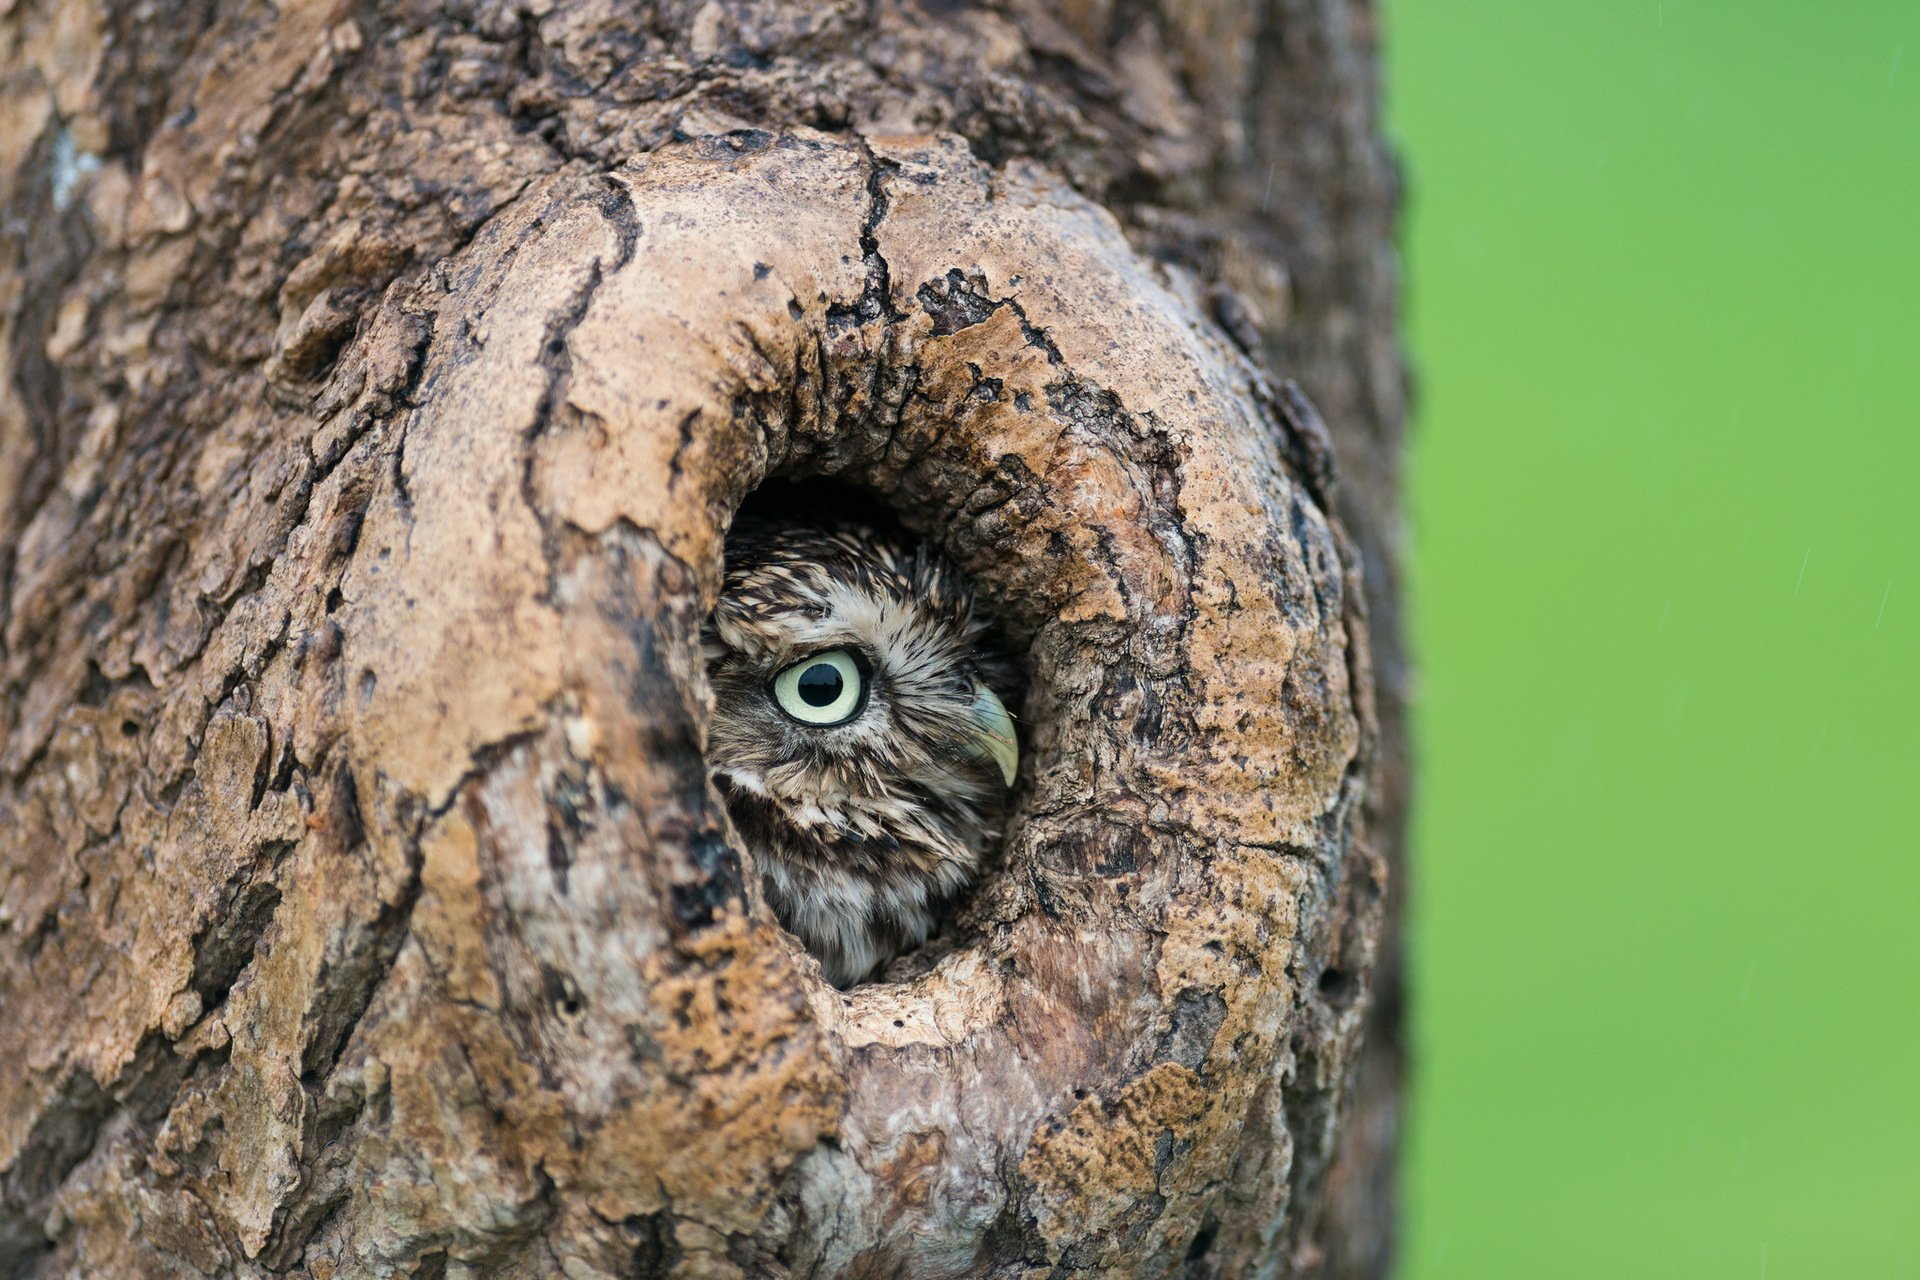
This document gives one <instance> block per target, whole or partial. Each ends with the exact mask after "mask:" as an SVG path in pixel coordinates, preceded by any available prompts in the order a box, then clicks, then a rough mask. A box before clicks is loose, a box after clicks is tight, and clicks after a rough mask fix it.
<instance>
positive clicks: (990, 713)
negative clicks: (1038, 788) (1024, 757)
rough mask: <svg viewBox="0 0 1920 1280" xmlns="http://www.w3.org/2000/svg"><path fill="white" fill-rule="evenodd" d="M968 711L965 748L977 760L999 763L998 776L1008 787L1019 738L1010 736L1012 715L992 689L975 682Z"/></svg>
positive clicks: (1017, 761)
mask: <svg viewBox="0 0 1920 1280" xmlns="http://www.w3.org/2000/svg"><path fill="white" fill-rule="evenodd" d="M968 711H969V712H971V713H972V716H973V729H972V732H971V733H970V734H969V735H968V738H967V749H968V751H969V752H970V754H972V755H973V756H975V757H976V758H978V759H981V760H991V761H993V762H994V763H995V764H997V765H999V766H1000V776H1001V777H1003V778H1005V779H1006V780H1007V785H1008V786H1012V785H1013V779H1014V775H1016V774H1018V773H1019V772H1020V740H1019V739H1018V738H1016V737H1015V736H1014V733H1013V717H1012V716H1010V715H1008V714H1007V706H1006V704H1005V703H1004V702H1002V701H1000V699H999V697H998V696H997V695H995V693H994V692H993V690H991V689H989V688H987V686H985V685H984V684H977V683H976V684H975V685H974V686H973V705H972V706H971V707H969V708H968Z"/></svg>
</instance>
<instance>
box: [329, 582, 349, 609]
mask: <svg viewBox="0 0 1920 1280" xmlns="http://www.w3.org/2000/svg"><path fill="white" fill-rule="evenodd" d="M344 599H345V597H343V596H342V595H341V594H340V588H338V587H335V588H334V589H333V590H331V591H329V592H327V612H328V613H332V612H333V611H334V610H336V609H338V608H339V607H340V605H341V603H342V601H343V600H344Z"/></svg>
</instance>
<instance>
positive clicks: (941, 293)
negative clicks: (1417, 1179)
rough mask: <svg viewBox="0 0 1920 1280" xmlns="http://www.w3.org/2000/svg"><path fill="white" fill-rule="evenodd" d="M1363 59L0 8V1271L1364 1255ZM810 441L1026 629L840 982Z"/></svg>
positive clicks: (564, 1267)
mask: <svg viewBox="0 0 1920 1280" xmlns="http://www.w3.org/2000/svg"><path fill="white" fill-rule="evenodd" d="M1373 74H1374V72H1373V34H1372V14H1371V10H1370V7H1369V6H1368V5H1366V4H1365V3H1362V2H1361V0H1268V2H1267V3H1254V2H1253V0H1215V2H1214V3H1200V2H1198V0H1195V2H1192V3H1183V2H1182V0H1161V2H1160V3H1158V4H1155V3H1131V2H1129V3H1103V2H1102V0H1077V2H1076V3H1073V4H1068V5H1063V6H1058V7H1049V6H1044V5H1041V4H1038V3H1026V2H1024V0H1003V2H1001V3H994V4H971V3H964V2H961V3H937V4H936V3H931V2H929V3H926V4H925V5H924V6H922V7H909V6H896V5H894V4H891V3H886V2H884V0H883V2H882V3H877V4H856V3H853V2H852V0H842V2H840V3H834V4H817V3H811V2H805V3H803V2H801V0H708V2H707V3H704V4H691V3H689V4H673V3H658V4H655V3H637V2H634V0H621V2H620V3H614V2H613V0H419V2H418V3H404V2H401V0H396V2H395V3H393V4H389V5H374V4H367V3H361V4H352V3H347V2H346V0H283V2H282V3H280V4H279V5H278V6H277V7H271V6H266V5H257V4H247V3H241V2H240V0H185V2H184V3H181V4H170V5H151V4H143V5H127V4H118V3H110V2H109V3H102V0H0V218H4V228H5V235H4V239H0V1064H4V1067H5V1070H4V1074H0V1276H55V1275H70V1274H71V1275H87V1276H106V1277H117V1276H128V1277H134V1276H138V1277H147V1276H191V1277H201V1276H207V1277H212V1276H265V1275H288V1276H300V1277H313V1278H314V1280H326V1278H327V1277H359V1276H389V1275H410V1276H467V1275H471V1276H488V1277H549V1276H562V1275H564V1276H569V1277H589V1276H636V1275H637V1276H652V1275H672V1276H687V1277H727V1276H754V1277H759V1276H795V1277H799V1276H808V1277H830V1276H867V1277H894V1276H916V1277H918V1276H926V1277H935V1276H962V1275H980V1276H997V1277H1014V1276H1022V1277H1025V1276H1039V1275H1053V1274H1066V1273H1073V1272H1088V1273H1095V1274H1108V1275H1122V1276H1136V1275H1138V1276H1174V1275H1180V1276H1194V1277H1199V1276H1209V1277H1211V1276H1220V1277H1227V1276H1309V1275H1327V1276H1340V1277H1361V1276H1379V1275H1382V1274H1384V1272H1385V1269H1386V1265H1387V1252H1388V1247H1389V1244H1390V1241H1391V1238H1392V1229H1391V1223H1392V1212H1393V1209H1392V1178H1391V1173H1392V1160H1393V1151H1394V1145H1395V1140H1394V1139H1395V1127H1396V1117H1397V1108H1398V1105H1399V1074H1400V1072H1399V1063H1400V1057H1399V1049H1398V1044H1399V1041H1398V1021H1397V1019H1398V1007H1399V1001H1398V995H1397V992H1398V984H1397V981H1396V979H1395V977H1394V975H1395V973H1396V972H1397V961H1396V960H1395V958H1394V957H1395V955H1396V952H1395V949H1394V945H1393V942H1392V938H1393V936H1394V934H1393V930H1392V928H1391V917H1392V915H1393V912H1392V910H1391V909H1390V908H1389V906H1388V905H1387V904H1388V902H1390V901H1391V899H1389V898H1388V897H1387V896H1386V895H1385V894H1384V890H1385V888H1386V886H1387V882H1388V871H1387V868H1388V866H1389V865H1390V864H1392V863H1393V862H1394V861H1395V859H1396V858H1397V853H1396V850H1397V848H1398V844H1399V833H1400V817H1401V812H1402V808H1403V795H1404V785H1403V779H1404V775H1405V770H1404V763H1403V751H1402V746H1401V743H1402V735H1401V730H1400V724H1401V718H1400V705H1401V702H1400V697H1399V690H1400V688H1401V684H1402V676H1401V672H1402V669H1403V664H1402V661H1401V657H1400V651H1399V648H1398V645H1397V641H1396V639H1395V637H1396V635H1397V627H1396V623H1395V618H1396V614H1395V598H1394V590H1393V565H1392V554H1391V551H1392V546H1393V540H1394V537H1395V534H1396V529H1397V524H1396V521H1397V475H1396V458H1397V447H1398V438H1399V436H1398V433H1399V427H1400V420H1401V378H1400V372H1399V365H1398V362H1397V356H1396V353H1395V347H1394V343H1393V338H1392V330H1391V325H1392V319H1393V269H1392V258H1391V245H1390V229H1391V216H1392V204H1393V192H1392V183H1391V167H1390V165H1389V164H1388V162H1387V161H1386V159H1385V156H1384V153H1383V151H1382V149H1381V146H1380V144H1379V142H1378V140H1377V138H1376V137H1375V136H1374V115H1373V109H1374V107H1373V100H1374V81H1373ZM1268 369H1270V370H1272V371H1273V374H1272V375H1269V374H1268V373H1267V372H1265V371H1264V370H1268ZM1281 376H1287V377H1291V378H1293V379H1295V380H1297V382H1298V384H1299V386H1300V387H1304V388H1305V394H1303V393H1302V391H1301V390H1300V389H1299V388H1297V387H1296V386H1295V384H1294V383H1293V382H1287V381H1277V380H1276V379H1277V378H1279V377H1281ZM1308 395H1310V396H1311V397H1312V400H1313V401H1314V402H1315V403H1317V404H1318V405H1319V408H1320V410H1321V413H1322V414H1324V416H1325V418H1326V420H1327V422H1328V423H1329V424H1330V429H1331V443H1330V441H1329V428H1327V427H1323V426H1322V425H1321V416H1320V415H1317V414H1316V413H1315V411H1314V409H1313V408H1311V407H1309V404H1308V398H1307V397H1308ZM1335 455H1337V456H1338V458H1339V468H1340V487H1339V490H1338V495H1337V498H1336V494H1335V489H1334V473H1333V465H1332V457H1333V456H1335ZM803 476H817V477H827V478H831V479H833V480H835V481H837V482H840V483H843V484H849V485H854V486H857V487H859V488H862V489H865V490H867V491H869V492H870V493H872V494H874V495H876V496H877V497H878V498H879V499H880V500H881V501H883V502H885V503H887V504H888V505H890V506H891V507H893V508H894V509H895V510H896V511H898V512H899V513H900V515H901V517H902V519H903V520H905V521H906V522H907V523H908V524H909V525H910V526H911V527H913V528H915V529H917V530H920V531H921V532H923V533H925V534H926V535H927V536H929V537H931V538H933V539H934V540H936V541H937V542H938V543H939V544H940V545H941V546H942V547H943V548H944V549H945V550H946V551H947V552H948V553H949V554H950V555H951V556H952V557H953V558H954V559H955V560H956V561H957V562H959V563H960V564H961V566H962V567H963V568H964V569H965V570H966V571H967V572H968V573H969V574H970V576H971V577H972V579H973V581H974V583H975V586H976V588H977V590H978V591H979V592H980V593H981V595H982V596H983V597H984V598H985V599H986V600H987V601H988V602H989V604H990V605H991V607H992V609H993V611H994V612H995V614H996V616H997V617H998V619H999V621H1000V623H1001V625H1002V628H1003V630H1004V631H1005V633H1006V634H1007V636H1008V637H1010V638H1011V639H1012V640H1013V641H1014V642H1015V644H1016V646H1017V647H1018V648H1019V650H1020V651H1021V655H1022V665H1023V670H1024V672H1025V676H1026V681H1027V686H1028V689H1027V695H1026V701H1025V705H1024V707H1022V708H1020V709H1019V710H1020V711H1021V715H1022V719H1023V720H1024V722H1025V724H1026V729H1025V733H1026V734H1027V738H1028V740H1027V742H1026V743H1025V748H1026V755H1027V757H1028V760H1029V763H1028V764H1027V765H1026V766H1025V771H1024V772H1023V776H1022V784H1021V791H1020V797H1019V800H1018V805H1017V809H1016V812H1015V813H1014V816H1013V819H1012V821H1011V824H1010V830H1009V833H1008V836H1007V839H1006V846H1005V849H1004V851H1003V853H1002V854H1001V855H1000V857H999V859H998V860H997V861H996V863H995V864H994V866H993V867H992V869H991V870H990V872H989V874H988V875H987V876H986V877H985V878H984V879H983V881H982V883H981V885H980V886H979V887H978V889H977V891H976V892H975V893H974V894H973V895H972V897H971V898H970V899H969V901H968V902H967V904H966V905H965V906H964V908H963V909H962V910H961V912H960V914H959V917H958V919H957V920H955V921H954V922H953V924H952V927H951V928H950V929H949V930H948V931H947V932H946V934H945V935H944V936H943V937H942V938H941V939H939V940H938V942H937V943H936V944H934V945H931V946H929V947H927V948H924V949H923V950H922V951H921V952H919V953H916V954H914V955H912V956H910V957H908V958H906V959H905V960H903V961H901V962H898V963H897V964H896V966H895V967H894V968H893V969H891V970H890V971H889V972H888V974H887V975H886V976H887V979H888V980H887V981H884V982H876V983H870V984H866V985H862V986H859V987H856V988H854V989H852V990H850V991H847V992H840V991H836V990H835V989H833V988H832V987H830V986H828V985H826V984H825V983H824V982H822V981H821V980H820V977H819V974H818V969H817V967H816V966H815V965H814V963H813V961H812V960H811V959H810V958H809V957H808V956H807V955H806V954H805V952H804V950H803V949H801V947H800V946H799V944H798V943H796V942H795V941H794V940H793V939H792V938H790V937H788V936H787V935H786V934H785V933H784V932H783V931H782V930H781V929H780V928H779V926H778V924H777V922H776V921H775V920H774V918H773V916H772V915H771V913H770V912H769V910H768V908H767V906H766V904H765V902H764V901H763V899H762V895H761V890H760V885H759V879H758V876H757V874H756V873H755V871H754V868H753V866H752V863H751V859H750V857H748V856H747V855H746V854H744V853H743V852H742V851H741V850H740V849H739V848H738V842H737V840H736V839H735V838H734V835H733V831H732V828H731V827H730V825H729V823H728V820H727V817H726V813H725V809H724V806H723V805H722V804H721V803H720V801H719V800H718V798H717V797H716V795H715V793H714V792H713V790H712V788H711V787H710V786H709V785H708V783H707V780H706V776H705V770H704V766H703V763H702V758H701V750H702V744H703V740H704V733H705V717H706V716H707V714H708V703H707V690H706V683H705V673H704V671H703V669H702V665H701V658H700V649H699V632H700V627H701V624H702V621H703V619H704V618H705V616H706V614H707V612H708V610H710V609H711V607H712V604H713V601H714V598H715V593H716V591H717V589H718V585H719V580H720V572H721V566H722V557H723V552H724V537H725V532H726V529H727V526H728V523H729V521H730V520H731V518H732V514H733V513H734V512H735V511H736V510H737V509H738V508H739V507H740V505H741V503H742V502H743V501H746V500H747V499H748V496H749V495H750V494H751V493H752V492H753V491H754V489H755V488H756V487H757V486H758V485H760V484H762V483H763V482H765V481H767V480H769V479H779V478H793V477H803ZM1336 516H1337V518H1336ZM1363 584H1364V586H1363ZM1369 617H1370V618H1371V624H1369V623H1368V621H1367V619H1368V618H1369ZM1376 682H1377V689H1378V693H1377V696H1376ZM1363 1024H1364V1026H1365V1037H1364V1040H1363V1035H1362V1031H1363ZM1363 1043H1364V1044H1365V1045H1366V1047H1365V1048H1364V1049H1363V1048H1362V1046H1363Z"/></svg>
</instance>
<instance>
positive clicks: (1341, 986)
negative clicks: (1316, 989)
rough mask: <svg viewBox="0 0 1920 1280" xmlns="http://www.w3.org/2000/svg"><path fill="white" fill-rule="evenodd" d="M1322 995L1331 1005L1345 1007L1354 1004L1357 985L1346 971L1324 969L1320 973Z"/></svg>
mask: <svg viewBox="0 0 1920 1280" xmlns="http://www.w3.org/2000/svg"><path fill="white" fill-rule="evenodd" d="M1319 985H1320V995H1321V997H1322V998H1323V999H1325V1000H1326V1002H1327V1003H1328V1004H1330V1005H1333V1006H1335V1007H1336V1008H1338V1007H1343V1006H1345V1005H1347V1004H1349V1003H1351V1002H1352V1000H1353V997H1354V992H1355V989H1356V986H1357V984H1356V983H1355V982H1354V980H1353V975H1352V974H1350V973H1348V972H1347V971H1346V970H1345V969H1324V970H1322V971H1321V973H1320V984H1319Z"/></svg>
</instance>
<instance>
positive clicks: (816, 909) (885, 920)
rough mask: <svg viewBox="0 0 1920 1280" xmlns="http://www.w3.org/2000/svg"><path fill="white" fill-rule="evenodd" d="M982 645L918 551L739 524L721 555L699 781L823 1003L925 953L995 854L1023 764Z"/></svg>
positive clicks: (883, 541)
mask: <svg viewBox="0 0 1920 1280" xmlns="http://www.w3.org/2000/svg"><path fill="white" fill-rule="evenodd" d="M988 633H989V627H988V624H987V622H986V620H985V619H983V618H982V617H981V615H980V613H979V612H978V611H977V610H976V609H975V607H974V602H973V597H972V593H971V591H970V590H969V588H968V586H967V584H966V582H965V580H964V579H963V578H962V577H961V576H960V573H959V571H958V570H956V569H955V568H954V567H953V565H952V564H951V563H949V562H948V561H947V560H946V559H945V558H943V557H942V556H940V555H939V554H938V553H937V552H935V551H934V550H933V549H932V548H931V547H928V546H927V545H925V544H924V543H918V542H914V541H911V540H909V539H906V538H903V537H898V536H894V535H889V534H883V533H880V532H877V531H876V530H874V529H872V528H868V527H865V526H862V525H859V524H853V523H847V524H815V525H812V526H798V525H792V524H777V523H772V522H765V521H759V522H756V521H744V520H743V522H742V523H741V524H740V525H738V526H736V528H735V530H734V533H733V535H732V537H730V538H729V540H728V544H727V568H726V579H725V584H724V586H723V588H722V591H721V594H720V600H719V603H718V605H717V606H716V607H715V609H714V611H713V617H712V619H711V620H710V622H709V623H708V624H707V627H706V630H705V632H704V635H703V647H704V650H705V657H706V663H707V672H708V675H709V677H710V681H711V684H712V686H713V695H714V707H713V720H712V728H711V732H710V733H709V735H708V744H707V767H708V771H709V773H710V775H711V776H712V778H713V781H714V784H715V786H716V787H718V789H719V791H720V793H721V794H722V795H723V796H724V797H725V799H726V802H727V808H728V810H729V812H730V813H731V814H732V817H733V821H734V825H735V827H736V828H737V829H738V830H739V832H740V835H741V837H742V838H743V839H744V840H745V841H746V844H747V847H748V848H749V849H751V850H752V852H753V855H754V861H755V863H756V864H757V865H758V867H759V870H760V873H761V877H762V880H763V882H764V883H765V886H766V894H767V900H768V902H769V903H770V904H771V905H772V907H773V909H774V912H775V913H776V914H777V915H778V916H779V918H780V921H781V923H782V924H784V925H785V926H786V927H787V928H788V929H789V930H790V931H791V932H793V933H794V934H795V935H797V936H798V937H799V938H800V940H801V941H802V942H804V943H805V944H806V946H807V949H808V950H809V951H811V952H812V953H813V954H814V955H815V956H817V957H818V958H819V960H820V965H821V968H822V969H823V971H824V972H825V974H826V977H827V979H828V980H829V981H831V982H832V983H834V984H835V985H836V986H842V987H844V986H848V985H851V984H852V983H855V982H859V981H861V980H862V979H864V978H866V977H868V976H869V975H871V974H872V973H873V972H874V970H875V969H876V968H878V967H879V966H880V965H881V964H884V963H885V962H886V961H887V960H889V959H891V958H892V957H893V956H895V955H898V954H900V953H901V952H903V951H906V950H909V949H911V948H913V947H915V946H918V945H919V944H920V943H922V942H924V941H926V939H927V937H928V935H929V934H930V933H931V932H932V930H933V928H934V926H935V924H936V923H938V921H939V920H940V918H941V916H942V913H943V912H944V911H945V910H946V909H947V908H948V907H949V906H951V904H952V903H953V901H954V899H955V898H956V897H957V896H958V895H959V894H960V893H961V892H962V891H963V890H964V889H965V888H966V887H967V884H968V882H969V881H971V880H972V878H973V876H974V874H975V873H976V872H977V871H978V870H979V869H980V865H981V861H982V859H983V858H984V857H985V856H986V855H987V853H988V852H989V851H990V849H991V848H992V846H993V844H994V842H995V841H996V840H997V839H998V837H999V833H1000V822H1001V819H1002V817H1003V814H1004V811H1005V806H1006V795H1007V792H1008V790H1009V789H1010V788H1011V787H1012V786H1013V782H1014V777H1015V774H1016V772H1017V770H1018V765H1019V746H1018V741H1017V739H1016V737H1015V734H1014V725H1013V720H1012V717H1011V716H1009V715H1008V713H1007V708H1006V705H1005V704H1004V703H1003V702H1002V701H1001V699H1000V694H999V693H998V692H996V688H998V689H1000V690H1006V689H1008V688H1009V687H1010V686H1009V683H1008V678H1009V675H1010V667H1009V665H1008V664H1007V662H1006V661H1005V659H1004V658H1003V657H1001V656H1000V655H998V654H997V653H996V652H995V651H994V649H993V647H992V645H991V643H990V641H989V639H988Z"/></svg>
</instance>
